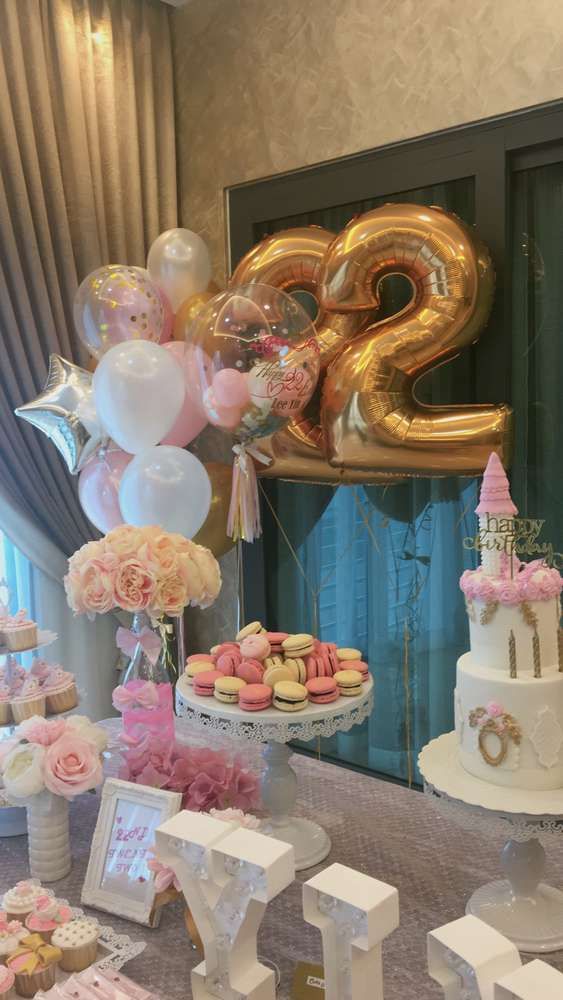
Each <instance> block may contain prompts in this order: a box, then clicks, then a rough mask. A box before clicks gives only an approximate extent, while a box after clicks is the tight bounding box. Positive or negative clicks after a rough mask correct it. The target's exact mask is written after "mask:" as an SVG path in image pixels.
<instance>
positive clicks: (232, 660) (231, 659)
mask: <svg viewBox="0 0 563 1000" xmlns="http://www.w3.org/2000/svg"><path fill="white" fill-rule="evenodd" d="M241 660H242V656H241V655H240V653H239V651H238V649H237V650H236V651H235V650H234V649H233V650H229V652H228V653H221V655H220V656H218V657H217V664H216V665H217V670H220V671H221V673H222V674H223V675H224V676H225V677H234V676H235V673H236V669H237V667H238V665H239V663H240V662H241Z"/></svg>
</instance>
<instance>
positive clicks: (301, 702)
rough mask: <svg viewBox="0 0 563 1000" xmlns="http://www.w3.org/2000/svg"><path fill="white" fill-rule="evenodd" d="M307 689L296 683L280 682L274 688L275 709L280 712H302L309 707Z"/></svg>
mask: <svg viewBox="0 0 563 1000" xmlns="http://www.w3.org/2000/svg"><path fill="white" fill-rule="evenodd" d="M307 701H308V694H307V688H306V687H304V686H303V684H296V683H295V681H279V682H278V683H277V684H276V686H275V687H274V700H273V705H274V708H279V710H280V712H300V711H301V710H302V709H303V708H306V707H307Z"/></svg>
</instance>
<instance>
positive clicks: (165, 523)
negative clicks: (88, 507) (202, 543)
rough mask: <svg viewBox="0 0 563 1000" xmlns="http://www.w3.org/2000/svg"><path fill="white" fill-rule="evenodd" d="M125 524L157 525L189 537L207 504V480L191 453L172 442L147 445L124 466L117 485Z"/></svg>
mask: <svg viewBox="0 0 563 1000" xmlns="http://www.w3.org/2000/svg"><path fill="white" fill-rule="evenodd" d="M119 505H120V507H121V513H122V515H123V520H124V521H125V522H126V523H127V524H135V525H138V526H139V527H142V526H143V525H145V524H158V525H160V526H161V527H162V528H164V530H165V531H177V532H179V534H181V535H185V537H186V538H193V536H194V535H195V534H197V532H198V531H199V529H200V528H201V526H202V524H203V523H204V521H205V520H206V518H207V515H208V513H209V508H210V506H211V482H210V479H209V476H208V475H207V472H206V470H205V467H204V466H203V465H202V463H201V462H200V461H199V459H198V458H196V457H195V455H192V454H191V452H189V451H184V450H183V449H182V448H175V447H174V446H173V445H164V444H163V445H160V446H158V447H156V448H148V449H147V450H146V451H144V452H142V454H141V455H137V456H136V457H135V458H134V459H133V461H132V462H130V464H129V465H128V466H127V468H126V469H125V472H124V473H123V476H122V479H121V485H120V487H119Z"/></svg>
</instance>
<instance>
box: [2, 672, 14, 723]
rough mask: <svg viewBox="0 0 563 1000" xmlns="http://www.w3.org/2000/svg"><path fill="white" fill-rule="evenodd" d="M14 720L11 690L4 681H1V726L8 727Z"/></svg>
mask: <svg viewBox="0 0 563 1000" xmlns="http://www.w3.org/2000/svg"><path fill="white" fill-rule="evenodd" d="M11 719H12V709H11V708H10V688H9V687H8V685H7V684H6V683H5V682H4V681H0V726H5V725H7V723H8V722H11Z"/></svg>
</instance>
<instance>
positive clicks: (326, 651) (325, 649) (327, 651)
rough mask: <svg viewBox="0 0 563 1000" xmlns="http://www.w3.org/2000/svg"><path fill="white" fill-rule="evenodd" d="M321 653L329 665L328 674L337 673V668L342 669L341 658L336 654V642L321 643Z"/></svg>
mask: <svg viewBox="0 0 563 1000" xmlns="http://www.w3.org/2000/svg"><path fill="white" fill-rule="evenodd" d="M321 655H322V657H323V659H324V661H325V664H326V666H327V667H328V670H327V674H328V676H329V677H331V676H332V674H335V673H336V671H337V670H340V660H339V659H338V656H337V655H336V643H335V642H323V643H322V644H321Z"/></svg>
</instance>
